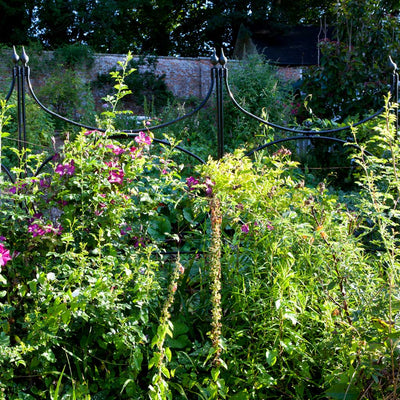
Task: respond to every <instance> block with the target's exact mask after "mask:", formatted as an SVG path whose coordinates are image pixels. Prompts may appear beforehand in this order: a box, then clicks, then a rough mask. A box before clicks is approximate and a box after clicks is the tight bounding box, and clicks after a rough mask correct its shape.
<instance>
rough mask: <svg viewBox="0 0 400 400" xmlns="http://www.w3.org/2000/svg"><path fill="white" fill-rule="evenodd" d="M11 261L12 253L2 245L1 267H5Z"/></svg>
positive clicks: (0, 254)
mask: <svg viewBox="0 0 400 400" xmlns="http://www.w3.org/2000/svg"><path fill="white" fill-rule="evenodd" d="M11 259H12V258H11V256H10V252H9V251H8V250H7V249H6V248H5V247H4V246H3V245H2V244H1V243H0V267H4V265H6V264H7V262H8V261H10V260H11Z"/></svg>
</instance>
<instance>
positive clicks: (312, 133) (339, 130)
mask: <svg viewBox="0 0 400 400" xmlns="http://www.w3.org/2000/svg"><path fill="white" fill-rule="evenodd" d="M225 71H226V73H225V75H224V83H225V88H226V91H227V93H228V96H229V98H230V100H231V101H232V103H233V104H234V105H235V107H237V108H238V109H239V110H240V111H241V112H242V113H243V114H246V115H247V116H248V117H250V118H253V119H255V120H257V121H258V122H260V123H262V124H264V125H268V126H270V127H271V128H275V129H279V130H281V131H285V132H291V133H301V134H304V135H308V136H312V135H319V134H321V133H322V134H327V133H337V132H341V131H345V130H349V129H351V128H353V127H356V126H359V125H362V124H365V123H366V122H368V121H370V120H371V119H373V118H376V117H377V116H379V115H380V114H382V112H383V111H384V108H383V107H382V108H381V109H379V110H378V111H377V112H375V113H374V114H372V115H371V116H369V117H367V118H364V119H362V120H361V121H358V122H356V123H354V124H352V125H346V126H343V127H340V128H335V129H326V130H319V131H316V130H301V129H293V128H288V127H286V126H281V125H277V124H274V123H272V122H268V121H267V120H265V119H263V118H261V117H259V116H257V115H254V114H252V113H251V112H250V111H247V110H246V109H244V108H243V107H242V106H241V105H240V104H239V103H238V102H237V100H236V99H235V97H234V95H233V93H232V90H231V88H230V86H229V82H228V70H227V69H225Z"/></svg>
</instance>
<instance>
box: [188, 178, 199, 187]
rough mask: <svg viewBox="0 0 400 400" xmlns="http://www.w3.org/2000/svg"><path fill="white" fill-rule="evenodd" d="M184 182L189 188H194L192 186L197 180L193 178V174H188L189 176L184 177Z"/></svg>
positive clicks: (197, 182) (196, 183)
mask: <svg viewBox="0 0 400 400" xmlns="http://www.w3.org/2000/svg"><path fill="white" fill-rule="evenodd" d="M186 184H187V186H188V188H189V190H194V189H195V188H194V187H193V186H195V185H198V184H199V181H198V180H197V179H195V178H193V176H189V178H186Z"/></svg>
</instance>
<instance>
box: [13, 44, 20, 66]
mask: <svg viewBox="0 0 400 400" xmlns="http://www.w3.org/2000/svg"><path fill="white" fill-rule="evenodd" d="M12 60H13V63H14V64H18V61H19V55H18V54H17V50H15V46H13V55H12Z"/></svg>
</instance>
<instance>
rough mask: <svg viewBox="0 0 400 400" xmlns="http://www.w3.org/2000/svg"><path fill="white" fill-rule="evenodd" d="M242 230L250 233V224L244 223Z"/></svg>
mask: <svg viewBox="0 0 400 400" xmlns="http://www.w3.org/2000/svg"><path fill="white" fill-rule="evenodd" d="M241 230H242V232H243V233H246V234H247V233H249V224H243V225H242V227H241Z"/></svg>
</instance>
